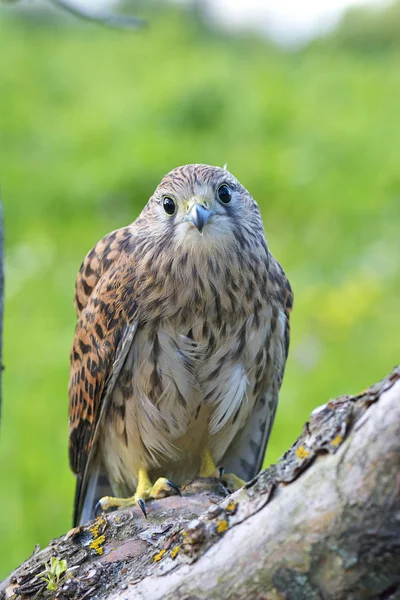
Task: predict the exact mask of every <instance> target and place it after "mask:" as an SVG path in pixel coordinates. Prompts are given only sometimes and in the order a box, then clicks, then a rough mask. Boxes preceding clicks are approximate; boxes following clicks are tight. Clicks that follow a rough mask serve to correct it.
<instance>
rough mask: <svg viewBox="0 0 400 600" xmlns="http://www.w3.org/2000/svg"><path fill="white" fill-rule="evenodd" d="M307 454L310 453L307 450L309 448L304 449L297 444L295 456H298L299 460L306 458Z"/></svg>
mask: <svg viewBox="0 0 400 600" xmlns="http://www.w3.org/2000/svg"><path fill="white" fill-rule="evenodd" d="M309 454H310V451H309V450H306V449H305V448H304V446H299V447H298V448H297V450H296V456H297V458H299V459H300V460H301V459H302V458H307V456H308V455H309Z"/></svg>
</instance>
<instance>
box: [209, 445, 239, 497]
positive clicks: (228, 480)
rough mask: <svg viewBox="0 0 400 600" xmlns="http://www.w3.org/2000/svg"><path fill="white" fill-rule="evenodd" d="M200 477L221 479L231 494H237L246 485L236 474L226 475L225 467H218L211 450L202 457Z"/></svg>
mask: <svg viewBox="0 0 400 600" xmlns="http://www.w3.org/2000/svg"><path fill="white" fill-rule="evenodd" d="M199 475H200V477H217V478H218V479H221V481H222V483H223V484H224V486H225V487H227V488H228V490H230V491H231V492H235V491H236V490H238V489H239V488H241V487H243V486H244V484H245V483H246V482H245V481H243V479H240V477H238V476H237V475H235V474H234V473H227V474H225V473H224V468H223V467H216V466H215V462H214V459H213V456H212V454H211V450H209V449H207V450H206V451H205V452H204V454H203V456H202V460H201V467H200V473H199Z"/></svg>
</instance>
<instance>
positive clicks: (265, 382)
mask: <svg viewBox="0 0 400 600" xmlns="http://www.w3.org/2000/svg"><path fill="white" fill-rule="evenodd" d="M277 267H278V270H279V276H280V278H281V285H280V287H281V291H280V294H279V297H280V298H281V299H282V298H283V300H284V301H283V303H282V301H281V303H280V306H279V304H277V306H276V307H275V308H274V311H273V313H274V322H273V324H272V327H271V334H270V335H268V336H267V343H266V347H265V349H264V353H263V356H262V357H261V355H260V364H257V365H255V370H256V372H258V373H259V378H258V382H257V383H258V388H259V393H258V395H257V397H256V398H255V399H254V400H255V405H254V409H253V411H252V413H251V415H250V417H249V418H248V420H247V422H246V424H245V426H244V427H243V429H241V431H240V432H239V433H238V434H237V435H236V437H235V438H234V440H233V441H232V443H231V444H230V446H229V448H228V450H227V451H226V453H225V456H224V457H223V459H222V460H221V465H222V466H223V467H224V469H225V472H227V473H228V472H232V473H235V474H236V475H238V476H239V477H241V478H242V479H244V480H245V481H249V480H250V479H252V478H253V477H254V476H255V475H256V474H257V473H259V471H260V470H261V468H262V464H263V460H264V456H265V450H266V447H267V443H268V438H269V436H270V433H271V429H272V425H273V423H274V418H275V413H276V408H277V406H278V399H279V390H280V387H281V384H282V379H283V374H284V371H285V365H286V359H287V356H288V351H289V341H290V320H289V317H290V312H291V310H292V306H293V292H292V289H291V287H290V284H289V281H288V279H287V278H286V276H285V274H284V273H283V271H282V269H281V268H280V267H279V265H277Z"/></svg>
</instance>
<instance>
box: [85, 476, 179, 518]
mask: <svg viewBox="0 0 400 600" xmlns="http://www.w3.org/2000/svg"><path fill="white" fill-rule="evenodd" d="M174 491H175V492H176V493H178V494H179V495H181V492H180V489H179V487H178V486H177V485H175V483H173V482H172V481H170V480H169V479H166V478H165V477H159V478H158V479H157V481H156V482H155V483H154V484H152V483H151V481H150V478H149V475H148V473H147V470H146V469H144V468H142V467H140V468H139V471H138V483H137V486H136V492H135V494H134V495H133V496H131V497H130V498H114V497H113V496H104V497H103V498H100V500H99V502H98V505H97V506H98V508H99V509H101V510H103V511H105V510H108V509H109V508H112V507H117V508H125V507H127V506H135V505H136V504H137V505H138V506H139V507H140V508H141V510H142V512H143V514H144V516H146V506H145V501H146V500H148V499H149V498H153V499H158V498H164V497H165V496H170V495H171V493H172V492H174ZM96 508H97V507H96Z"/></svg>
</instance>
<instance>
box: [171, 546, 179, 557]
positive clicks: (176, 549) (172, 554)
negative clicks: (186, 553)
mask: <svg viewBox="0 0 400 600" xmlns="http://www.w3.org/2000/svg"><path fill="white" fill-rule="evenodd" d="M178 552H179V546H175V548H172V550H171V558H175V557H176V555H177V554H178Z"/></svg>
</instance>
